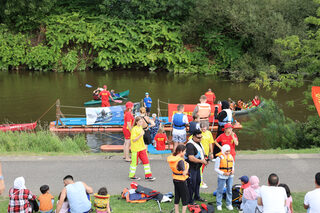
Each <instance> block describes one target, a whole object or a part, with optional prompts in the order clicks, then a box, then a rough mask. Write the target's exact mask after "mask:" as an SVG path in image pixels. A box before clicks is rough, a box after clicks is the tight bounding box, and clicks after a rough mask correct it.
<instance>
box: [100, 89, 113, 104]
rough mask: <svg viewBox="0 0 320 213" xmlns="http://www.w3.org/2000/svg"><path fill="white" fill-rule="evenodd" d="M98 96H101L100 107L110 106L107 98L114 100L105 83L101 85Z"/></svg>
mask: <svg viewBox="0 0 320 213" xmlns="http://www.w3.org/2000/svg"><path fill="white" fill-rule="evenodd" d="M99 96H100V97H101V107H109V106H110V102H109V98H110V99H111V100H112V101H114V100H113V98H112V96H111V93H110V92H109V91H108V90H107V85H104V86H103V90H102V91H101V92H100V93H99Z"/></svg>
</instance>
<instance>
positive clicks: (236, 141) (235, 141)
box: [231, 132, 239, 146]
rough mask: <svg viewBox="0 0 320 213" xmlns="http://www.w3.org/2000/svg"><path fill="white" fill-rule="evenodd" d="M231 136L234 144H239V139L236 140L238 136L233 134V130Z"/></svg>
mask: <svg viewBox="0 0 320 213" xmlns="http://www.w3.org/2000/svg"><path fill="white" fill-rule="evenodd" d="M231 137H232V139H233V142H234V144H235V145H236V146H238V145H239V141H238V138H237V137H236V136H235V133H234V132H232V133H231Z"/></svg>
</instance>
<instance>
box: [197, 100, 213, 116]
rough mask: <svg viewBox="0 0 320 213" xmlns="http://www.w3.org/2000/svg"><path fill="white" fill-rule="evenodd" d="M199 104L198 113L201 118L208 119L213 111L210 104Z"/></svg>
mask: <svg viewBox="0 0 320 213" xmlns="http://www.w3.org/2000/svg"><path fill="white" fill-rule="evenodd" d="M197 106H198V115H199V117H200V120H205V119H208V118H209V116H210V112H211V106H210V104H207V103H204V104H198V105H197ZM208 115H209V116H208Z"/></svg>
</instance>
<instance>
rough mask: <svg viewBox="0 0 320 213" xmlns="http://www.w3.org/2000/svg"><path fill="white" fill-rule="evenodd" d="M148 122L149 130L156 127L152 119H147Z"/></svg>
mask: <svg viewBox="0 0 320 213" xmlns="http://www.w3.org/2000/svg"><path fill="white" fill-rule="evenodd" d="M148 122H149V123H150V126H149V128H151V127H154V126H155V125H156V124H155V122H154V121H153V120H152V119H150V118H149V117H148Z"/></svg>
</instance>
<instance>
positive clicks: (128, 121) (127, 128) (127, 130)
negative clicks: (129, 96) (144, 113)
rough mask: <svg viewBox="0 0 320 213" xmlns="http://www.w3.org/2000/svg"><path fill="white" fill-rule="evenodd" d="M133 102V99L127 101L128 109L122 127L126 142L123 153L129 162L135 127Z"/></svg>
mask: <svg viewBox="0 0 320 213" xmlns="http://www.w3.org/2000/svg"><path fill="white" fill-rule="evenodd" d="M133 106H134V105H133V103H132V102H131V101H128V102H127V103H126V110H125V112H124V124H123V127H122V132H123V135H124V144H123V155H124V159H125V161H127V162H130V161H131V160H130V157H129V152H130V151H129V148H130V136H131V129H132V127H133V122H134V117H133V115H132V110H133Z"/></svg>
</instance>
